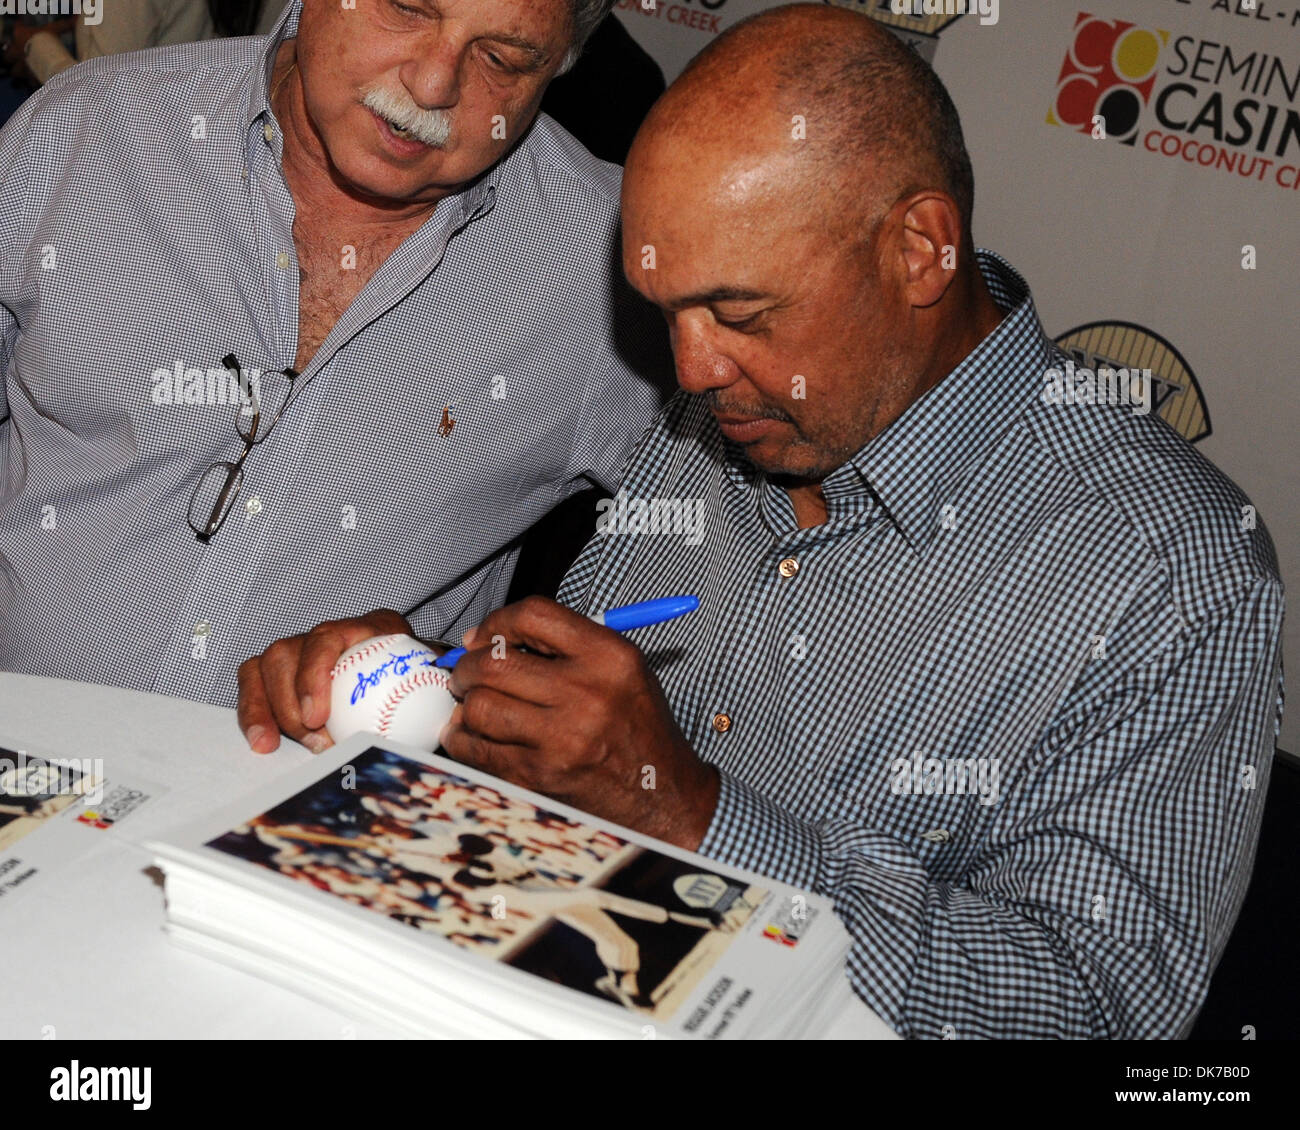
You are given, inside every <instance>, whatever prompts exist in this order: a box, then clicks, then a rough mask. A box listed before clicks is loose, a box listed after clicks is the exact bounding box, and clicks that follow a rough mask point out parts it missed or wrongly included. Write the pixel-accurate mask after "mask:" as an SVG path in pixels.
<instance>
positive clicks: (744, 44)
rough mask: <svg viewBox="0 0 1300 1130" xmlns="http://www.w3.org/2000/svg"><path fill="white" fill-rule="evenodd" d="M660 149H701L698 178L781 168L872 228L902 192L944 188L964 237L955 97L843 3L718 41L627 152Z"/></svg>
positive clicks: (777, 16) (793, 10)
mask: <svg viewBox="0 0 1300 1130" xmlns="http://www.w3.org/2000/svg"><path fill="white" fill-rule="evenodd" d="M664 146H668V147H671V148H672V149H673V150H675V151H676V152H677V153H678V154H679V155H681V156H683V157H685V156H686V155H687V154H690V155H692V157H691V159H692V160H693V159H694V156H695V155H700V154H708V161H707V163H706V165H705V166H704V167H703V168H701V169H700V170H699V171H700V172H701V173H704V172H706V171H708V170H714V171H721V169H722V168H723V167H730V168H731V169H732V170H734V169H735V168H736V166H737V165H738V164H739V163H743V162H744V161H746V160H748V161H749V162H751V163H752V164H754V165H755V166H757V165H760V164H762V165H766V166H767V167H768V168H769V169H772V170H774V171H775V168H776V166H777V165H781V166H783V168H782V169H781V172H782V175H783V179H785V180H786V181H787V182H788V187H789V188H790V189H791V190H792V191H794V192H796V193H797V194H798V195H799V196H801V197H802V198H803V199H805V200H806V199H808V197H809V194H812V195H815V196H817V197H818V198H821V199H824V200H825V201H826V202H827V203H828V204H832V205H833V206H834V207H835V209H836V211H837V214H838V215H840V216H846V213H847V214H848V216H851V217H853V218H854V219H855V222H865V223H866V224H868V225H869V226H874V224H875V222H876V221H878V220H879V218H880V216H881V215H882V214H883V213H884V212H885V211H886V210H887V208H888V207H889V206H890V205H891V204H892V203H893V202H894V201H895V200H897V199H898V198H899V197H900V196H903V195H905V194H910V193H913V192H916V191H919V190H922V189H935V190H939V191H942V192H944V193H946V194H947V195H949V196H950V197H951V198H952V199H953V201H954V203H955V204H956V206H957V209H958V213H959V215H960V218H961V223H962V230H963V233H964V235H965V236H966V239H964V240H963V242H967V241H968V239H969V232H970V222H971V212H972V208H973V200H974V183H973V176H972V173H971V165H970V157H969V156H968V154H967V152H966V146H965V141H964V139H963V137H962V130H961V122H960V119H959V118H958V115H957V111H956V108H955V107H954V106H953V103H952V99H951V98H950V97H949V96H948V92H947V90H945V89H944V86H943V84H942V82H940V80H939V78H938V76H937V75H936V74H935V73H934V71H933V70H932V69H931V67H930V66H929V65H928V64H927V63H926V62H925V61H924V60H923V59H922V58H921V57H920V56H919V55H918V54H917V53H916V52H915V51H913V50H912V49H911V48H909V47H907V46H906V45H905V44H904V43H903V42H902V41H901V40H899V39H898V37H897V36H895V35H893V34H892V33H891V32H889V31H888V30H886V29H885V27H884V26H883V25H881V24H880V23H878V22H877V21H875V20H872V19H870V18H868V17H867V16H863V15H860V14H858V13H856V12H851V11H848V10H846V9H843V8H833V7H828V6H826V5H822V4H792V5H789V6H786V7H782V8H774V9H770V10H768V11H766V12H761V13H759V14H758V15H755V16H752V17H750V18H749V19H746V20H743V21H741V22H740V23H738V24H736V25H734V26H733V27H731V28H729V29H728V30H727V31H726V32H724V33H723V34H722V35H720V36H718V38H717V39H715V40H714V41H713V42H712V43H711V44H710V45H709V46H708V47H707V48H705V49H704V50H703V51H702V52H701V53H700V54H699V55H697V56H696V57H695V59H694V60H692V62H691V64H690V65H689V66H688V67H687V68H686V70H685V71H684V72H683V73H682V74H681V76H680V77H679V78H678V79H677V81H676V82H674V83H673V85H672V86H671V87H670V88H669V90H668V91H667V93H666V94H665V95H664V96H663V98H661V99H660V101H659V102H658V103H657V104H656V105H655V107H654V109H653V110H652V111H651V113H650V115H649V116H648V117H647V118H646V121H645V124H644V125H643V127H642V130H641V133H640V134H639V135H638V138H637V144H636V146H635V147H634V149H633V153H634V154H636V156H637V157H641V158H646V157H649V156H650V155H651V151H652V150H656V149H660V148H662V147H664ZM637 150H640V153H639V154H638V153H637ZM635 159H636V158H635V157H633V158H630V159H629V165H631V164H633V163H634V161H635ZM846 218H847V217H846Z"/></svg>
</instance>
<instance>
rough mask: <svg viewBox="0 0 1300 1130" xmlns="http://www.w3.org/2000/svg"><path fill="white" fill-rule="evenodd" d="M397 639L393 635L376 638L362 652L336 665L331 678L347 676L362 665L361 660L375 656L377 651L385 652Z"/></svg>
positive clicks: (341, 660)
mask: <svg viewBox="0 0 1300 1130" xmlns="http://www.w3.org/2000/svg"><path fill="white" fill-rule="evenodd" d="M396 638H397V637H396V636H392V635H389V636H376V637H375V638H374V639H373V640H371V641H370V642H369V643H368V644H366V645H365V646H364V647H362V649H361V650H360V651H358V652H356V653H355V654H353V655H351V656H349V657H348V658H347V659H340V660H339V661H338V662H337V663H336V664H334V670H333V671H331V672H330V678H333V677H334V676H335V675H343V674H346V673H347V672H348V671H350V670H352V668H353V667H355V666H356V665H357V664H358V663H360V662H361V660H363V659H365V658H367V657H368V656H371V655H373V654H374V653H375V652H377V651H383V650H384V648H386V647H387V646H388V642H389V641H390V640H394V639H396Z"/></svg>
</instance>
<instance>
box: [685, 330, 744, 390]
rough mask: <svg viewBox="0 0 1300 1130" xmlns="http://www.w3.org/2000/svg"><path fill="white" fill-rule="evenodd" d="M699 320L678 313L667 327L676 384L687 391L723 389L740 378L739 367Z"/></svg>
mask: <svg viewBox="0 0 1300 1130" xmlns="http://www.w3.org/2000/svg"><path fill="white" fill-rule="evenodd" d="M706 323H707V319H705V318H702V317H692V316H689V315H686V314H678V315H677V316H676V317H675V318H673V320H672V322H671V324H670V327H669V336H670V338H671V340H672V346H673V360H674V362H675V363H676V366H677V383H678V384H679V385H680V386H681V387H682V388H684V389H685V390H686V391H687V392H691V393H697V394H698V393H702V392H707V391H708V390H709V389H714V388H726V387H728V386H729V385H732V384H734V383H735V382H736V380H737V379H738V378H739V377H740V367H739V366H738V365H737V364H736V362H735V361H733V360H732V359H731V357H729V356H728V355H727V354H726V353H725V352H724V351H722V350H720V349H719V348H718V347H717V346H716V344H715V343H714V341H713V339H712V337H711V335H710V333H709V328H708V325H707V324H706Z"/></svg>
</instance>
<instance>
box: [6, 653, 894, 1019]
mask: <svg viewBox="0 0 1300 1130" xmlns="http://www.w3.org/2000/svg"><path fill="white" fill-rule="evenodd" d="M0 746H6V747H8V748H10V749H16V750H20V749H29V750H31V751H32V752H37V751H39V752H44V753H48V754H50V755H51V756H61V757H78V758H84V757H100V758H103V759H104V768H105V772H106V775H107V776H108V777H109V778H110V779H111V778H112V777H113V776H115V775H117V776H120V777H122V778H126V779H130V778H131V777H137V778H144V779H146V780H148V781H151V782H153V783H155V784H157V785H161V786H162V787H163V788H164V789H165V790H166V792H164V793H163V794H162V795H161V796H160V797H158V798H157V799H155V800H151V801H150V802H149V803H147V804H146V805H145V806H144V807H143V808H141V809H140V810H139V811H137V812H135V813H132V814H131V815H130V816H129V817H127V818H126V819H125V820H123V821H122V824H121V826H120V827H116V828H114V829H113V830H112V831H110V832H107V833H105V834H104V835H103V838H102V839H101V840H100V841H98V842H97V844H96V846H95V847H94V849H93V850H92V851H91V852H90V853H89V854H86V855H83V856H81V857H80V858H79V859H78V860H77V861H76V862H74V863H70V864H69V865H67V866H66V867H64V868H63V869H62V870H61V871H59V872H57V873H54V874H51V875H48V876H46V877H45V879H44V880H43V881H42V882H41V883H40V884H39V885H38V886H36V887H34V889H32V890H30V891H29V892H27V893H26V894H24V895H23V896H22V898H21V899H15V900H14V901H13V903H12V905H9V906H5V905H3V904H0V938H3V942H2V943H0V952H3V953H4V955H5V959H6V960H5V969H6V972H5V976H4V977H0V1037H4V1038H10V1039H15V1038H16V1039H23V1038H29V1039H40V1038H41V1037H42V1036H56V1037H58V1038H60V1039H70V1038H71V1039H121V1038H238V1039H259V1038H299V1039H347V1038H389V1037H392V1036H394V1035H396V1033H393V1032H389V1031H385V1030H383V1029H382V1028H379V1027H377V1026H375V1025H372V1024H365V1023H361V1022H359V1021H356V1020H354V1019H352V1018H351V1017H349V1016H348V1015H346V1014H344V1013H342V1012H336V1011H334V1010H333V1009H330V1008H327V1007H325V1006H323V1005H320V1004H318V1003H316V1002H314V1001H311V1000H308V999H306V998H303V997H299V996H298V995H297V994H295V993H291V992H289V991H287V990H285V989H281V988H279V987H277V986H275V985H272V984H270V983H268V982H264V981H262V980H259V979H257V978H255V977H252V976H251V975H248V974H245V973H240V972H237V971H236V970H233V969H228V968H226V967H225V966H223V965H220V964H219V963H217V962H214V961H211V960H209V959H206V958H203V957H200V956H198V955H195V954H190V953H186V952H184V951H183V950H180V949H178V948H176V947H174V946H173V945H172V944H171V943H170V942H169V941H168V940H167V937H166V935H165V934H164V933H163V930H162V923H163V892H162V887H161V885H160V879H159V878H158V876H157V875H156V873H151V859H150V856H149V854H148V853H147V852H146V851H145V850H144V849H143V848H141V847H140V846H139V843H141V842H143V841H145V840H148V839H149V838H151V837H153V836H155V835H158V834H160V833H163V832H166V831H169V830H170V829H172V828H174V827H176V826H177V825H179V824H182V823H184V822H186V821H188V820H191V819H194V818H197V817H200V816H203V815H205V814H207V813H209V812H210V811H211V810H212V809H213V808H214V807H216V806H218V805H224V804H226V803H228V802H229V801H231V800H234V799H237V798H238V796H239V795H240V794H241V793H244V792H248V791H251V790H253V789H255V788H257V787H258V786H259V785H261V784H262V783H264V782H266V781H269V780H271V779H273V778H274V777H276V776H277V775H279V774H282V773H284V772H285V771H287V770H289V769H291V768H292V767H294V766H296V765H299V764H301V763H302V762H304V761H307V760H310V758H311V756H312V755H311V753H310V752H308V751H307V750H306V749H304V748H303V747H302V746H300V745H298V744H297V743H295V742H291V741H289V740H288V739H287V738H286V739H284V741H283V744H282V745H281V748H280V749H279V750H278V751H277V752H275V753H273V754H270V755H269V756H265V757H263V756H258V755H257V754H254V753H252V752H250V751H249V749H248V746H247V744H246V743H245V742H244V738H243V735H242V734H241V733H240V731H239V727H238V725H237V724H236V722H235V712H234V711H233V710H224V709H221V708H218V707H213V706H204V705H201V704H198V703H194V702H188V701H185V700H182V699H174V698H163V697H160V696H157V695H149V694H142V693H139V692H136V691H124V690H119V689H117V688H114V687H101V686H95V685H92V684H89V683H70V682H63V681H59V680H55V679H38V678H33V677H31V676H27V675H11V674H4V673H0ZM845 988H846V990H847V983H846V986H845ZM826 1035H827V1037H829V1038H842V1039H896V1038H897V1037H896V1036H895V1035H894V1033H893V1032H892V1031H891V1030H890V1029H889V1028H888V1026H886V1025H885V1024H884V1022H883V1021H881V1020H880V1018H879V1017H877V1016H876V1015H875V1013H873V1012H871V1011H870V1010H869V1009H867V1008H866V1007H865V1006H863V1005H862V1004H861V1003H860V1002H859V1001H858V1000H857V998H856V997H855V996H853V994H852V993H851V992H847V993H846V1000H845V1008H844V1010H843V1012H842V1013H841V1016H840V1019H839V1020H838V1021H837V1022H836V1023H835V1024H834V1025H833V1026H832V1028H831V1030H829V1031H828V1032H827V1033H826Z"/></svg>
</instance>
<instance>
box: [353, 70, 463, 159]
mask: <svg viewBox="0 0 1300 1130" xmlns="http://www.w3.org/2000/svg"><path fill="white" fill-rule="evenodd" d="M361 101H362V103H363V104H364V105H365V106H366V108H367V109H369V110H373V111H374V112H375V113H376V114H378V115H379V116H380V117H381V118H383V119H384V121H386V122H388V124H389V125H392V126H396V127H397V128H398V129H399V130H404V131H405V132H406V134H407V136H409V137H412V138H414V139H415V140H416V141H422V142H424V144H425V145H431V146H433V147H434V148H435V149H439V148H441V147H442V146H444V145H446V144H447V139H448V138H449V137H450V136H451V117H450V116H449V115H448V114H447V112H446V111H445V110H422V109H420V107H419V106H417V105H416V104H415V100H414V99H413V98H412V97H411V96H410V95H409V94H407V93H406V91H404V90H402V91H397V90H390V89H388V88H387V87H385V86H381V85H379V84H376V85H374V86H371V87H369V88H367V89H366V90H365V91H364V92H363V93H362V96H361Z"/></svg>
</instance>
